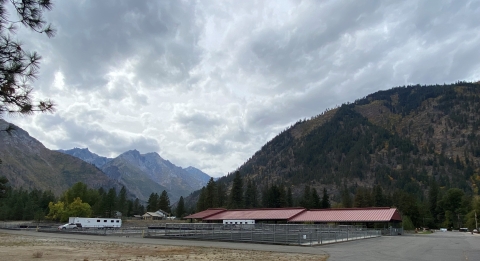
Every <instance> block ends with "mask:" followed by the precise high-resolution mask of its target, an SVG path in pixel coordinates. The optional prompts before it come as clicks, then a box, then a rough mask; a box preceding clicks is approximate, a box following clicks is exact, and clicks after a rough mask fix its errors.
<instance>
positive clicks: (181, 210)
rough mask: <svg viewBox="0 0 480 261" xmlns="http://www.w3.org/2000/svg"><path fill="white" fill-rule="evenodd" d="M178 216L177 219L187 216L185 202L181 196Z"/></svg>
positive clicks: (177, 211) (177, 210)
mask: <svg viewBox="0 0 480 261" xmlns="http://www.w3.org/2000/svg"><path fill="white" fill-rule="evenodd" d="M176 215H177V218H183V217H184V216H185V202H184V200H183V196H181V197H180V200H179V201H178V204H177V209H176Z"/></svg>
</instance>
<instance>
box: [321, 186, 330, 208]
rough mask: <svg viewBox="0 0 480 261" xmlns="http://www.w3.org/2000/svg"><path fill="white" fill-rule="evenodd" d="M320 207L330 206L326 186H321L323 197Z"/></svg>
mask: <svg viewBox="0 0 480 261" xmlns="http://www.w3.org/2000/svg"><path fill="white" fill-rule="evenodd" d="M321 205H322V206H321V208H330V207H331V206H330V198H329V197H328V193H327V188H323V197H322V204H321Z"/></svg>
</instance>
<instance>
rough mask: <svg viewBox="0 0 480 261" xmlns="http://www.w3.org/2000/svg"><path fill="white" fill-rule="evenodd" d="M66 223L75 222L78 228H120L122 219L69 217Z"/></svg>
mask: <svg viewBox="0 0 480 261" xmlns="http://www.w3.org/2000/svg"><path fill="white" fill-rule="evenodd" d="M68 223H69V224H75V225H77V227H79V228H120V227H121V226H122V220H121V219H119V218H83V217H70V218H68ZM67 225H68V224H67Z"/></svg>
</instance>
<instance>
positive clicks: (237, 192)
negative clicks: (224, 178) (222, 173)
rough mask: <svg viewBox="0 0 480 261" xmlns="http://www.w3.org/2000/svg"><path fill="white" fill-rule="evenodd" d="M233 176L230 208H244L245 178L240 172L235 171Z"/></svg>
mask: <svg viewBox="0 0 480 261" xmlns="http://www.w3.org/2000/svg"><path fill="white" fill-rule="evenodd" d="M234 175H235V177H234V178H233V184H232V190H231V191H230V201H229V204H228V207H229V208H230V209H238V208H243V202H244V200H243V180H242V177H241V176H240V172H239V171H236V172H235V174H234Z"/></svg>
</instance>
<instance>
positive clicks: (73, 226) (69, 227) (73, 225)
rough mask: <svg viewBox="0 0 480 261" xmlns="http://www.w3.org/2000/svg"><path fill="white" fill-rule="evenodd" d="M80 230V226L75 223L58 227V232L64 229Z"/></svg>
mask: <svg viewBox="0 0 480 261" xmlns="http://www.w3.org/2000/svg"><path fill="white" fill-rule="evenodd" d="M79 227H80V228H81V227H82V225H81V224H75V223H67V224H65V225H61V226H58V229H59V230H65V229H78V228H79Z"/></svg>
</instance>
